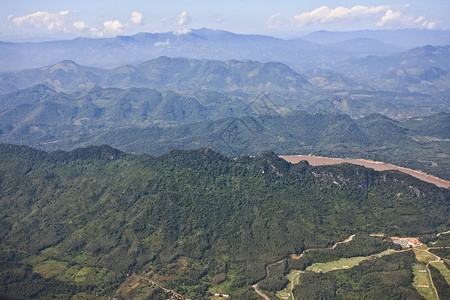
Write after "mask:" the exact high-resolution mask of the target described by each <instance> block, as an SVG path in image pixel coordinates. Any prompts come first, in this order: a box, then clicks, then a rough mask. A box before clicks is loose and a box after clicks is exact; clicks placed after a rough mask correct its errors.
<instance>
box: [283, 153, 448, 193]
mask: <svg viewBox="0 0 450 300" xmlns="http://www.w3.org/2000/svg"><path fill="white" fill-rule="evenodd" d="M280 157H281V158H282V159H284V160H286V161H288V162H290V163H292V164H297V163H299V162H300V161H302V160H307V161H308V163H309V164H310V165H312V166H322V165H336V164H341V163H350V164H354V165H360V166H364V167H366V168H372V169H374V170H376V171H386V170H397V171H400V172H403V173H406V174H409V175H411V176H414V177H416V178H419V179H420V180H423V181H426V182H430V183H433V184H435V185H437V186H439V187H443V188H450V181H446V180H443V179H440V178H438V177H435V176H432V175H428V174H425V173H424V172H422V171H417V170H412V169H408V168H403V167H399V166H395V165H391V164H386V163H383V162H379V161H372V160H366V159H344V158H331V157H322V156H312V155H280Z"/></svg>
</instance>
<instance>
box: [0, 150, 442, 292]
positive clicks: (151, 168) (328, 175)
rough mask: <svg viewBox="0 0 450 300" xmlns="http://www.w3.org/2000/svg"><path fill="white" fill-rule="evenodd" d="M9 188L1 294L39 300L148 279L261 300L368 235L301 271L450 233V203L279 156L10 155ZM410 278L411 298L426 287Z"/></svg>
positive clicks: (372, 176)
mask: <svg viewBox="0 0 450 300" xmlns="http://www.w3.org/2000/svg"><path fill="white" fill-rule="evenodd" d="M0 182H1V185H0V229H1V230H0V241H1V244H2V247H3V248H2V249H3V250H2V251H3V252H4V253H5V254H4V255H3V254H2V255H1V267H0V292H2V293H8V294H10V295H16V296H25V297H37V296H38V297H44V296H45V295H50V294H52V295H59V297H60V298H64V297H70V296H72V295H78V296H79V297H81V296H80V295H85V296H86V295H90V296H94V295H96V294H98V295H103V296H111V297H114V296H116V294H115V291H116V289H117V288H118V287H119V286H121V284H122V283H123V282H124V279H126V278H127V274H128V275H130V274H133V273H138V274H141V275H145V276H147V275H148V274H149V275H148V276H155V277H156V279H157V281H158V282H161V283H163V284H164V286H165V287H167V288H169V289H173V290H175V291H177V292H178V293H180V294H182V295H185V296H186V297H189V298H191V299H206V298H207V297H208V295H209V293H210V291H213V290H219V287H220V292H223V293H229V294H230V295H231V296H233V297H234V298H236V299H253V298H255V299H257V298H258V296H257V295H256V293H255V292H254V291H253V290H252V289H251V288H250V287H249V286H250V285H252V284H254V283H256V282H259V281H261V280H262V279H265V281H264V283H265V284H267V285H266V286H265V287H266V288H268V289H273V290H275V289H277V288H282V287H283V285H285V284H286V283H287V280H286V279H285V278H284V275H285V274H286V273H287V272H289V271H290V270H291V269H292V268H293V267H295V266H294V263H293V262H292V261H293V260H292V259H288V261H287V263H286V262H283V263H280V264H279V265H278V264H275V265H273V266H270V264H272V263H273V262H277V261H280V260H282V259H286V258H287V257H289V256H290V255H291V254H292V253H302V251H303V250H304V249H311V248H326V247H331V246H332V245H333V244H334V243H335V242H336V241H342V240H344V239H345V238H347V237H348V236H349V235H351V234H356V237H355V239H354V241H352V242H350V243H345V244H339V245H338V246H337V247H336V248H335V249H334V250H331V249H329V250H324V251H317V252H311V253H309V252H308V253H307V255H305V259H306V258H307V259H309V260H308V261H307V262H306V263H304V262H298V263H300V264H301V263H304V267H305V268H306V267H307V266H308V265H309V264H311V263H313V262H329V261H332V260H335V258H336V257H338V258H343V257H353V256H368V255H371V254H375V253H379V252H382V251H384V250H386V249H387V248H389V247H390V244H389V243H388V242H384V241H383V240H382V239H380V238H373V237H368V235H367V234H368V233H372V232H383V233H386V234H387V235H425V234H430V233H436V232H439V231H444V230H447V228H448V227H449V220H448V217H447V215H446V208H447V206H448V203H449V201H448V200H449V193H450V192H449V191H448V190H446V189H441V188H437V187H436V186H434V185H432V184H428V183H425V182H422V181H420V180H417V179H415V178H412V177H410V176H407V175H404V174H399V173H398V172H375V171H373V170H370V169H366V168H364V167H359V166H353V165H349V164H343V165H339V166H322V167H312V166H310V165H308V164H307V163H305V162H303V163H300V164H297V165H291V164H289V163H287V162H286V161H284V160H282V159H280V158H278V157H277V156H276V155H275V154H274V153H272V152H264V153H262V154H260V155H258V156H256V157H254V158H250V157H241V158H239V159H236V160H232V159H229V158H227V157H225V156H223V155H221V154H219V153H217V152H214V151H212V150H209V149H199V150H195V151H182V150H173V151H171V152H169V153H167V154H165V155H163V156H160V157H157V158H155V157H151V156H148V155H130V154H125V153H123V152H120V151H118V150H116V149H113V148H111V147H109V146H101V147H89V148H85V149H77V150H74V151H71V152H63V151H57V152H54V153H51V154H47V153H45V152H41V151H38V150H34V149H30V148H27V147H24V146H14V145H0ZM417 190H418V191H419V193H417ZM400 191H401V192H402V196H401V197H398V196H397V195H398V193H399V192H400ZM430 216H432V217H430ZM8 249H10V250H8ZM405 255H407V254H405ZM389 256H395V255H389ZM312 259H314V261H313V260H312ZM380 259H381V260H382V261H385V260H386V259H387V258H385V257H382V258H380ZM299 261H300V260H299ZM374 261H378V259H376V260H374ZM366 263H367V262H365V261H364V262H361V263H360V265H358V266H356V267H354V268H352V270H353V269H355V268H359V267H360V266H361V265H362V264H366ZM390 263H391V262H389V264H390ZM392 263H393V262H392ZM395 263H396V264H400V266H399V267H398V268H400V269H401V270H403V269H402V267H401V266H402V265H401V264H402V263H401V260H399V262H395ZM370 264H371V263H369V265H370ZM404 264H405V266H406V264H407V263H406V262H405V263H404ZM266 265H269V267H268V270H269V276H267V278H266V270H265V266H266ZM13 270H16V271H13ZM405 270H406V269H405ZM348 271H350V270H345V272H348ZM11 272H15V273H11ZM36 272H37V273H36ZM337 272H340V271H337ZM399 272H400V271H399ZM404 272H406V273H407V271H404ZM404 272H403V271H401V272H400V274H399V275H398V276H399V280H400V281H401V282H402V284H403V283H404V284H406V282H409V281H405V280H406V279H405V278H407V277H408V276H409V275H410V276H411V278H412V271H410V272H409V273H407V274H409V275H408V276H407V275H405V274H406V273H405V274H403V273H404ZM330 273H335V272H330ZM40 274H42V276H41V275H40ZM326 274H329V273H326ZM395 274H397V273H395ZM308 276H311V275H308ZM395 276H397V275H395ZM395 276H394V277H395ZM394 279H395V278H394ZM321 280H322V279H321ZM327 280H328V279H327ZM402 280H403V281H402ZM301 282H303V281H302V280H301ZM394 282H395V280H394ZM411 282H412V279H411ZM264 283H263V284H264ZM408 284H410V283H408ZM44 286H50V287H49V288H45V289H44V288H43V287H44ZM300 286H301V285H300ZM325 286H329V287H332V286H334V283H329V284H328V283H326V284H325ZM222 288H223V289H222ZM142 289H144V290H145V289H146V288H145V287H144V286H142ZM313 290H314V289H313ZM136 291H139V289H138V290H136ZM405 291H408V288H406V290H405ZM80 293H83V294H80ZM143 293H144V292H143ZM152 293H153V292H152ZM402 293H403V292H402ZM405 293H406V294H405V295H409V294H408V293H409V292H405ZM126 294H127V293H126ZM370 295H372V294H370ZM374 295H375V294H374ZM124 297H125V296H124ZM126 297H131V296H129V294H127V296H126ZM296 299H297V297H296Z"/></svg>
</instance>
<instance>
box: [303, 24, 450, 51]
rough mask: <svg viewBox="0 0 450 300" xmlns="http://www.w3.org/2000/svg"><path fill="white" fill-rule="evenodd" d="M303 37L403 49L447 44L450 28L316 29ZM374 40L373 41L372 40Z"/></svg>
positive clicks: (333, 42)
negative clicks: (363, 40) (365, 42)
mask: <svg viewBox="0 0 450 300" xmlns="http://www.w3.org/2000/svg"><path fill="white" fill-rule="evenodd" d="M301 39H304V40H307V41H310V42H313V43H318V44H325V45H328V44H335V43H343V42H347V41H352V40H353V41H355V40H356V41H357V40H362V39H365V40H367V41H368V42H370V43H373V42H372V41H373V40H377V41H379V44H381V43H384V44H387V45H391V46H392V47H400V48H403V50H406V49H408V48H416V47H421V46H425V45H435V46H445V45H449V44H450V30H426V29H397V30H357V31H326V30H321V31H315V32H312V33H310V34H307V35H305V36H302V37H301ZM370 40H372V41H370Z"/></svg>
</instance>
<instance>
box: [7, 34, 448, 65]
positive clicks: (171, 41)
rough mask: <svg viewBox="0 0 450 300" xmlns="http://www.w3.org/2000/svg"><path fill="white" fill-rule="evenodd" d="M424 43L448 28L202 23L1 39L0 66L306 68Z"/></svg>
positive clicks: (442, 37) (442, 38) (444, 39)
mask: <svg viewBox="0 0 450 300" xmlns="http://www.w3.org/2000/svg"><path fill="white" fill-rule="evenodd" d="M417 36H419V37H420V38H417ZM430 36H431V38H428V39H427V37H430ZM343 37H344V38H343ZM306 39H309V40H312V41H314V42H311V41H308V40H306ZM355 39H356V40H355ZM348 40H349V41H348ZM318 42H319V43H323V42H326V43H327V44H332V45H324V44H319V43H318ZM333 43H335V44H334V45H333ZM336 43H337V44H336ZM426 44H433V45H448V44H450V34H449V31H428V30H422V31H420V30H410V31H403V30H399V31H374V32H356V33H334V32H317V33H313V34H311V35H308V36H306V37H304V38H303V39H290V40H285V39H279V38H274V37H270V36H263V35H244V34H235V33H232V32H227V31H222V30H211V29H206V28H202V29H196V30H192V31H190V32H189V33H186V34H176V33H173V32H167V33H138V34H135V35H133V36H118V37H114V38H76V39H74V40H64V41H48V42H38V43H10V42H0V53H1V55H0V72H7V71H18V70H23V69H28V68H38V67H41V66H44V65H52V64H56V63H57V62H59V61H62V60H73V61H76V62H77V63H80V64H83V65H89V66H95V67H105V68H111V67H117V66H120V65H124V64H131V63H133V64H135V63H139V62H143V61H146V60H149V59H154V58H157V57H159V56H164V55H165V56H170V57H187V58H196V59H218V60H230V59H237V60H245V59H251V60H258V61H261V62H269V61H279V62H283V63H287V64H289V65H290V66H291V67H293V68H295V69H296V70H298V71H301V72H303V71H305V70H307V69H311V68H316V67H319V66H320V67H325V66H326V67H330V66H332V65H334V64H335V63H338V62H342V61H345V60H347V59H349V58H352V57H354V56H355V55H356V56H359V55H367V54H371V55H374V54H392V53H394V52H398V51H401V50H406V49H409V48H413V47H418V46H424V45H426Z"/></svg>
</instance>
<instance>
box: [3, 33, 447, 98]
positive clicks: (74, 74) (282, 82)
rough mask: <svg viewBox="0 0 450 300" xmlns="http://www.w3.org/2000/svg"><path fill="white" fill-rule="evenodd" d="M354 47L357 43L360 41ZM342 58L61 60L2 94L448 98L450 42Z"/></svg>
mask: <svg viewBox="0 0 450 300" xmlns="http://www.w3.org/2000/svg"><path fill="white" fill-rule="evenodd" d="M103 42H104V41H103ZM343 46H344V45H341V47H343ZM349 47H350V48H352V47H353V46H351V45H350V46H349ZM355 47H356V48H358V46H357V45H356V46H355ZM375 48H376V47H375ZM358 51H363V49H361V50H358ZM318 55H319V56H320V54H318ZM187 56H188V55H187ZM343 58H345V59H341V60H337V61H334V62H333V63H332V64H331V63H330V64H328V65H322V64H317V65H315V66H314V68H311V69H309V70H307V71H304V72H303V75H301V74H300V73H298V72H297V71H295V64H293V65H292V64H290V65H289V64H288V65H286V64H284V63H279V62H266V63H261V62H257V61H254V60H241V61H238V60H228V61H218V60H208V59H201V60H200V59H188V58H169V57H167V56H162V57H159V58H156V59H151V60H147V61H144V62H142V63H139V64H135V65H129V64H128V65H122V66H118V67H115V68H112V69H101V68H97V67H89V66H84V65H80V64H78V63H76V62H74V61H71V60H63V61H60V62H58V63H56V64H54V65H48V66H45V67H39V68H36V69H26V70H21V71H16V72H9V73H4V74H1V75H0V93H7V92H12V91H17V90H18V89H22V88H27V87H31V86H33V85H36V84H45V85H47V86H49V87H51V88H53V89H55V90H57V91H64V92H72V91H78V90H82V89H84V88H89V87H92V86H94V85H98V86H101V87H118V88H130V87H145V88H156V89H170V90H175V91H187V90H189V91H193V90H196V89H201V90H205V89H206V90H211V89H214V90H216V91H217V90H220V91H227V92H229V91H232V90H241V91H244V92H249V93H257V92H261V91H265V92H267V93H272V92H277V93H282V94H289V93H290V94H296V95H298V94H302V97H304V94H305V93H308V92H309V91H311V88H310V84H312V85H313V86H314V87H315V89H314V92H315V93H319V94H321V91H319V90H333V91H351V90H355V89H356V90H365V91H373V90H383V91H391V92H399V91H401V92H406V93H410V92H415V93H439V94H441V93H443V94H444V97H445V94H448V90H449V86H450V73H449V72H450V63H449V62H450V46H443V47H440V46H439V47H434V46H425V47H421V48H414V49H411V50H408V51H405V52H400V53H396V54H391V55H387V56H373V55H369V56H367V55H366V56H361V57H353V58H348V57H347V58H346V56H345V55H344V56H343ZM293 68H294V69H293ZM308 81H309V82H308ZM318 89H319V90H318Z"/></svg>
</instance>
